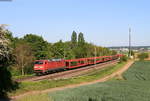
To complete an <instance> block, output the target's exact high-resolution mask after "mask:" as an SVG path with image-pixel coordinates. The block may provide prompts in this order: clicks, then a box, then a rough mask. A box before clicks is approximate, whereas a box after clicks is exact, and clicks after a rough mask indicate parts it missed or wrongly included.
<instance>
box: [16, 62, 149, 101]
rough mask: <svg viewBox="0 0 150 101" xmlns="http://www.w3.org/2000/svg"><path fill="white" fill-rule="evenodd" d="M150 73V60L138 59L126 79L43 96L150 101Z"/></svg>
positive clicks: (68, 100) (52, 100) (32, 100)
mask: <svg viewBox="0 0 150 101" xmlns="http://www.w3.org/2000/svg"><path fill="white" fill-rule="evenodd" d="M149 74H150V61H137V62H135V63H134V64H133V65H132V66H131V67H130V68H129V70H127V71H126V72H125V73H124V74H123V77H124V80H110V81H107V82H104V83H97V84H92V85H87V86H81V87H77V88H71V89H66V90H62V91H55V92H51V93H45V94H43V95H42V96H45V101H149V99H150V87H149V85H150V75H149ZM38 96H40V94H38V95H34V97H30V96H26V97H24V98H22V99H19V101H25V99H28V100H29V101H36V100H37V99H36V98H38ZM48 98H49V99H48ZM47 99H48V100H47Z"/></svg>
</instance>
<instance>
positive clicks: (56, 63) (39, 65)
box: [34, 54, 123, 75]
mask: <svg viewBox="0 0 150 101" xmlns="http://www.w3.org/2000/svg"><path fill="white" fill-rule="evenodd" d="M122 56H123V55H122V54H117V55H112V56H100V57H90V58H79V59H70V60H64V59H50V60H35V62H34V72H35V73H36V74H37V75H39V74H47V73H50V72H53V71H57V70H62V69H72V68H78V67H83V66H88V65H93V64H98V63H103V62H107V61H112V60H117V59H119V58H120V57H122Z"/></svg>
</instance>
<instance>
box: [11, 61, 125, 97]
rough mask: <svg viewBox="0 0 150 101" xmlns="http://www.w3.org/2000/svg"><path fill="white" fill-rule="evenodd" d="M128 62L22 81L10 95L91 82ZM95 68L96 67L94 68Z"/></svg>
mask: <svg viewBox="0 0 150 101" xmlns="http://www.w3.org/2000/svg"><path fill="white" fill-rule="evenodd" d="M125 64H126V63H125V62H122V63H119V64H117V65H112V66H108V67H106V68H103V69H100V70H95V71H94V72H89V73H87V75H84V76H80V77H76V78H70V79H61V80H50V81H49V80H43V81H38V82H34V81H33V82H31V81H30V82H21V84H20V89H18V90H17V91H14V92H12V93H10V94H9V95H10V96H15V95H20V94H23V93H25V92H29V91H37V90H45V89H49V88H55V87H61V86H66V85H70V84H78V83H82V82H89V81H93V80H97V79H100V78H102V77H104V76H106V75H109V74H112V73H113V72H114V71H116V70H118V69H120V68H121V67H123V66H124V65H125ZM93 70H94V68H93Z"/></svg>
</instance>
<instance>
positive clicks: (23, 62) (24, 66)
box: [14, 40, 34, 75]
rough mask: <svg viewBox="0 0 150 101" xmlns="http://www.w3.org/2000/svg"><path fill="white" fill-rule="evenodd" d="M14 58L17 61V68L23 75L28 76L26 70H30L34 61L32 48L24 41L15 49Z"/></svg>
mask: <svg viewBox="0 0 150 101" xmlns="http://www.w3.org/2000/svg"><path fill="white" fill-rule="evenodd" d="M14 56H15V60H16V65H15V67H17V68H18V70H19V71H21V74H22V75H24V74H26V71H25V70H29V68H31V66H32V63H33V60H34V56H33V53H32V50H31V47H30V46H29V45H28V44H27V43H25V42H24V41H23V40H22V41H21V42H20V43H18V44H17V46H16V48H15V49H14Z"/></svg>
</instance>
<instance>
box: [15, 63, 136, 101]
mask: <svg viewBox="0 0 150 101" xmlns="http://www.w3.org/2000/svg"><path fill="white" fill-rule="evenodd" d="M133 63H134V61H129V62H128V63H127V64H126V65H125V66H124V67H123V68H121V69H119V70H118V71H116V72H114V73H112V74H110V75H107V76H105V77H103V78H101V79H99V80H95V81H92V82H84V83H80V84H72V85H67V86H64V87H57V88H50V89H47V90H42V91H32V92H27V93H25V94H22V95H18V96H14V97H12V99H14V100H15V99H19V98H21V97H24V96H26V95H32V94H40V93H47V92H53V91H59V90H64V89H68V88H75V87H79V86H84V85H90V84H95V83H98V82H105V81H107V80H109V79H111V78H113V77H115V76H120V75H121V74H122V73H123V72H125V71H126V70H127V69H128V68H129V67H130V66H131V65H132V64H133Z"/></svg>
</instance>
